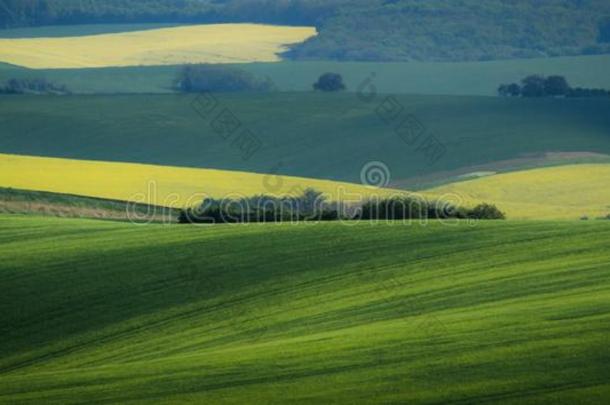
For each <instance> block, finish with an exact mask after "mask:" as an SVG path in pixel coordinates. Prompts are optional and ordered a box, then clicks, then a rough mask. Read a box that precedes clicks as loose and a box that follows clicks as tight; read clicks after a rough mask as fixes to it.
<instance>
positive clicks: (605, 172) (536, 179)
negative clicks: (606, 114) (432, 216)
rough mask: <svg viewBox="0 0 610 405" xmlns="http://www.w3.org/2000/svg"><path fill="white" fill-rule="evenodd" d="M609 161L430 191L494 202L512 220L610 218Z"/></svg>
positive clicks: (483, 179) (517, 173) (496, 177)
mask: <svg viewBox="0 0 610 405" xmlns="http://www.w3.org/2000/svg"><path fill="white" fill-rule="evenodd" d="M609 186H610V164H604V165H601V164H600V165H587V164H583V165H568V166H558V167H550V168H543V169H533V170H525V171H519V172H513V173H505V174H499V175H495V176H487V177H483V178H480V179H476V180H470V181H464V182H459V183H453V184H449V185H445V186H441V187H438V188H434V189H431V190H426V191H427V192H429V193H433V194H436V193H438V194H448V193H455V194H456V195H458V196H460V197H461V198H464V200H465V201H469V202H471V204H472V203H476V202H481V201H493V203H495V204H497V205H498V206H499V207H500V209H501V210H502V211H505V212H506V214H507V215H508V217H509V218H512V219H526V218H527V219H543V218H554V219H557V218H565V219H578V218H581V217H588V218H591V219H594V218H598V217H606V216H609V217H610V187H609Z"/></svg>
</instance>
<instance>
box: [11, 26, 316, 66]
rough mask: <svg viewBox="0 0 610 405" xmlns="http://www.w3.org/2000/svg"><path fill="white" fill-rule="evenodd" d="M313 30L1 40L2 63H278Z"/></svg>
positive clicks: (227, 29)
mask: <svg viewBox="0 0 610 405" xmlns="http://www.w3.org/2000/svg"><path fill="white" fill-rule="evenodd" d="M314 35H316V29H315V28H314V27H287V26H274V25H260V24H206V25H193V26H182V27H173V28H161V29H152V30H145V31H135V32H123V33H114V34H102V35H88V36H77V37H62V38H18V39H0V61H2V62H7V63H11V64H14V65H19V66H25V67H28V68H32V69H43V68H86V67H105V66H135V65H177V64H184V63H246V62H274V61H277V60H279V56H278V53H280V52H282V51H284V50H285V49H286V45H287V44H293V43H298V42H302V41H304V40H306V39H307V38H310V37H312V36H314Z"/></svg>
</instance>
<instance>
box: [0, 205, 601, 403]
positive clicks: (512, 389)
mask: <svg viewBox="0 0 610 405" xmlns="http://www.w3.org/2000/svg"><path fill="white" fill-rule="evenodd" d="M0 240H1V241H2V243H0V257H2V260H1V261H0V285H1V286H2V294H0V331H1V332H2V333H0V401H1V402H3V403H10V404H25V403H45V404H62V405H64V404H76V403H88V402H94V403H100V404H101V403H121V404H124V403H180V404H183V403H197V404H202V403H205V404H216V403H232V404H236V403H266V404H280V403H282V404H283V403H287V402H289V403H311V404H322V403H323V404H329V403H350V404H355V403H364V404H367V403H388V404H389V403H395V404H398V403H401V404H404V403H409V404H439V403H464V404H472V403H491V402H493V403H515V404H517V403H518V404H540V403H553V404H575V403H591V404H603V403H606V400H607V399H608V398H609V397H610V384H609V381H610V369H609V368H608V362H610V349H609V348H608V334H609V333H610V328H609V325H610V265H609V263H610V251H609V250H608V240H610V221H604V222H602V221H595V222H588V223H584V222H544V221H542V222H528V223H525V222H500V223H485V222H482V223H479V224H477V225H476V226H474V227H472V226H468V225H466V224H461V225H458V226H442V225H441V224H439V223H430V224H429V225H428V226H397V225H392V224H380V225H377V226H371V225H368V224H360V225H357V226H351V227H348V226H341V225H339V224H320V225H317V226H308V225H303V226H291V225H288V224H285V225H265V226H263V225H255V226H215V227H204V228H201V227H195V226H177V225H176V226H170V227H168V226H161V225H150V226H140V227H138V226H132V225H129V224H121V223H110V222H101V221H86V220H78V219H76V220H73V219H70V220H68V219H55V218H37V217H31V218H23V217H21V218H17V217H8V216H0Z"/></svg>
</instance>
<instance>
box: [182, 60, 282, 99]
mask: <svg viewBox="0 0 610 405" xmlns="http://www.w3.org/2000/svg"><path fill="white" fill-rule="evenodd" d="M273 87H274V86H273V83H272V82H271V80H270V79H264V80H259V79H258V78H256V77H255V76H254V75H253V74H251V73H249V72H246V71H244V70H241V69H238V68H235V67H231V66H226V65H207V64H203V65H186V66H184V67H183V68H182V69H181V70H180V71H179V72H178V75H177V77H176V79H175V80H174V88H175V89H176V90H178V91H181V92H184V93H201V92H239V91H254V92H266V91H271V90H273Z"/></svg>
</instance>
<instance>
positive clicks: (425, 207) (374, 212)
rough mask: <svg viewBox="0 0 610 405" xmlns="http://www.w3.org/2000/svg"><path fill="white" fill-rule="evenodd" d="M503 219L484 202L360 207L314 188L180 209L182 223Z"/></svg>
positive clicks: (401, 199) (398, 200) (387, 202)
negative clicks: (351, 206)
mask: <svg viewBox="0 0 610 405" xmlns="http://www.w3.org/2000/svg"><path fill="white" fill-rule="evenodd" d="M449 218H457V219H460V218H461V219H504V218H505V217H504V214H503V213H502V212H501V211H500V210H498V209H497V208H496V207H495V206H494V205H489V204H481V205H479V206H477V207H475V208H472V209H468V208H463V207H457V206H455V205H452V204H448V203H446V202H443V201H441V200H439V201H429V200H426V199H424V198H421V197H412V196H397V197H393V198H387V199H381V200H380V199H375V200H369V201H367V202H365V203H364V204H362V206H361V207H359V209H349V207H347V206H345V205H343V204H341V203H335V202H329V201H328V200H327V199H326V198H325V196H324V195H323V194H322V193H321V192H319V191H316V190H314V189H307V190H305V191H304V192H303V193H302V194H301V195H299V196H288V197H279V198H278V197H272V196H266V195H260V196H255V197H250V198H246V197H244V198H238V199H223V200H217V199H206V200H204V201H203V202H202V203H201V204H200V205H199V206H197V207H194V208H187V209H184V210H182V211H181V212H180V215H179V217H178V222H179V223H182V224H189V223H190V224H215V223H251V222H263V223H266V222H306V221H337V220H344V221H356V220H410V219H449Z"/></svg>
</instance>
